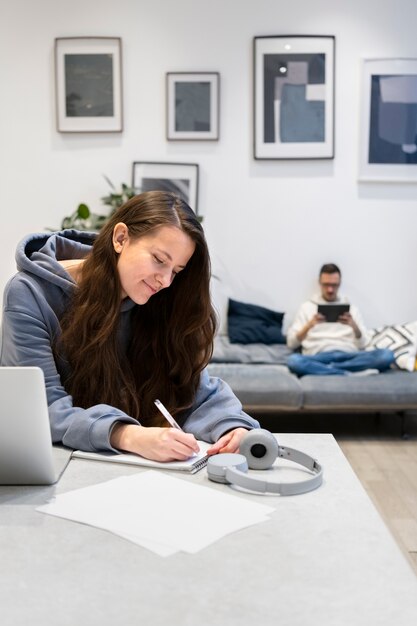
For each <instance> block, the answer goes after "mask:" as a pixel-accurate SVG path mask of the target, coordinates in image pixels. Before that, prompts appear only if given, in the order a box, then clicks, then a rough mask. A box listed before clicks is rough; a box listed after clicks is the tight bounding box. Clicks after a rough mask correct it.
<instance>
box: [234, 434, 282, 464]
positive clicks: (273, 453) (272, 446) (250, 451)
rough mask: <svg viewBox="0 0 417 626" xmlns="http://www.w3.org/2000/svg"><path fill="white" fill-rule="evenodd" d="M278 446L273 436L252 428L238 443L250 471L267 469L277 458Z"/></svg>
mask: <svg viewBox="0 0 417 626" xmlns="http://www.w3.org/2000/svg"><path fill="white" fill-rule="evenodd" d="M278 451H279V446H278V442H277V440H276V439H275V437H274V435H273V434H272V433H271V432H269V430H265V429H263V428H254V429H253V430H251V431H250V432H248V434H247V435H245V436H244V437H243V439H242V441H241V442H240V446H239V453H240V454H243V455H244V456H245V457H246V459H247V461H248V466H249V467H250V468H251V469H268V467H271V465H273V464H274V462H275V459H276V458H277V456H278Z"/></svg>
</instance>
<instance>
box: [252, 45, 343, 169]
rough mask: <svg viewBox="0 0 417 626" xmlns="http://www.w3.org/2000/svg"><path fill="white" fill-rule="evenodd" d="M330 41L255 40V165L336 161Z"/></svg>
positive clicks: (333, 47)
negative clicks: (263, 161)
mask: <svg viewBox="0 0 417 626" xmlns="http://www.w3.org/2000/svg"><path fill="white" fill-rule="evenodd" d="M334 67H335V38H334V37H333V36H330V35H329V36H318V35H317V36H316V35H314V36H307V35H306V36H304V35H300V36H285V35H278V36H266V37H255V38H254V74H255V78H254V156H255V159H332V158H333V157H334Z"/></svg>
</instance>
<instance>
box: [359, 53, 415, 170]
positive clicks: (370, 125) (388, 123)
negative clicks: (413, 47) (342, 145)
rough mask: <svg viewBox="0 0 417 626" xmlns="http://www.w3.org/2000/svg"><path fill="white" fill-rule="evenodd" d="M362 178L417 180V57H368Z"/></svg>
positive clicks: (364, 68) (364, 74) (363, 95)
mask: <svg viewBox="0 0 417 626" xmlns="http://www.w3.org/2000/svg"><path fill="white" fill-rule="evenodd" d="M360 127H361V134H360V141H359V146H360V154H359V180H360V181H371V182H372V181H374V182H417V58H416V59H414V58H404V59H401V58H398V59H364V60H363V63H362V87H361V125H360Z"/></svg>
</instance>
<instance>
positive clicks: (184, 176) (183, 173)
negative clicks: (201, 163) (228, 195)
mask: <svg viewBox="0 0 417 626" xmlns="http://www.w3.org/2000/svg"><path fill="white" fill-rule="evenodd" d="M198 169H199V168H198V164H197V163H164V162H157V161H134V162H133V168H132V187H133V188H134V190H135V191H136V193H142V192H144V191H171V192H173V193H176V194H177V195H179V196H180V197H181V198H182V199H183V200H184V201H185V202H186V203H187V204H188V205H189V206H190V207H191V208H192V209H193V211H194V213H195V214H196V215H198V173H199V172H198Z"/></svg>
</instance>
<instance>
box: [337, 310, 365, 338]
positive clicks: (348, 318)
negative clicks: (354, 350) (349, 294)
mask: <svg viewBox="0 0 417 626" xmlns="http://www.w3.org/2000/svg"><path fill="white" fill-rule="evenodd" d="M337 321H338V322H340V324H346V325H347V326H350V327H351V328H352V330H353V332H354V333H355V337H356V339H360V337H361V335H362V333H361V331H360V330H359V327H358V325H357V324H356V322H355V320H354V319H353V317H352V315H351V314H350V313H349V311H347V312H346V313H342V315H339V317H338V319H337Z"/></svg>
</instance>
